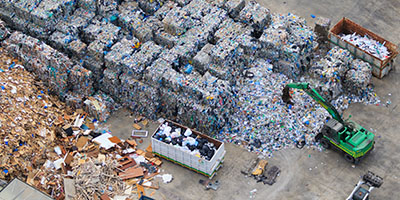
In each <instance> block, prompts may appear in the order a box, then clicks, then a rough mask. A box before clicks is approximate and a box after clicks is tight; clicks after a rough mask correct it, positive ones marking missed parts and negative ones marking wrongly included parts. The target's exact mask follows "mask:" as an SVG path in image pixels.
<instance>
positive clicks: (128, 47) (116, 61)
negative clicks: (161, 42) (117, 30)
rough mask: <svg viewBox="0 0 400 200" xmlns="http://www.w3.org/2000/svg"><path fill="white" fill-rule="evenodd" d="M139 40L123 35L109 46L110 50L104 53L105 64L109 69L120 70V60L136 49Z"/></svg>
mask: <svg viewBox="0 0 400 200" xmlns="http://www.w3.org/2000/svg"><path fill="white" fill-rule="evenodd" d="M139 45H140V42H139V40H138V39H136V38H135V37H125V38H123V39H122V40H121V41H119V42H117V43H116V44H115V45H113V46H112V47H111V50H110V51H109V52H108V53H107V54H106V56H105V58H104V60H105V66H106V67H107V68H110V69H115V70H118V71H120V70H122V63H121V62H122V60H124V59H125V58H126V57H128V56H131V55H132V53H133V52H135V51H137V50H138V48H137V47H139Z"/></svg>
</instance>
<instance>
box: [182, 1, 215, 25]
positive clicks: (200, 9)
mask: <svg viewBox="0 0 400 200" xmlns="http://www.w3.org/2000/svg"><path fill="white" fill-rule="evenodd" d="M183 10H185V11H187V12H188V13H190V17H192V18H193V19H197V20H200V19H201V18H203V17H204V16H205V15H206V14H208V13H210V12H211V10H212V6H211V4H209V3H208V2H206V1H204V0H192V1H191V2H190V3H189V4H187V5H186V6H184V7H183Z"/></svg>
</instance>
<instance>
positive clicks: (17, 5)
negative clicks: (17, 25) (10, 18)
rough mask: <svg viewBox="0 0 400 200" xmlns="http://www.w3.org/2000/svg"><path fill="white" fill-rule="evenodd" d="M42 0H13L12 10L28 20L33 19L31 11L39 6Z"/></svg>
mask: <svg viewBox="0 0 400 200" xmlns="http://www.w3.org/2000/svg"><path fill="white" fill-rule="evenodd" d="M40 2H41V0H32V1H13V2H12V5H11V9H13V10H12V11H13V12H15V14H16V15H17V16H18V17H19V18H21V19H25V20H27V21H30V20H32V15H31V14H30V12H31V11H32V10H34V9H35V8H36V7H38V6H39V4H40Z"/></svg>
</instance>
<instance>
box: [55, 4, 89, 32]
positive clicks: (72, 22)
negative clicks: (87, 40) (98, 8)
mask: <svg viewBox="0 0 400 200" xmlns="http://www.w3.org/2000/svg"><path fill="white" fill-rule="evenodd" d="M94 16H95V13H94V12H92V11H88V10H84V9H83V8H78V9H76V10H75V11H74V13H73V15H71V16H69V17H68V18H67V20H60V21H59V22H58V24H57V25H56V27H55V28H56V30H57V31H60V32H63V33H65V34H67V33H69V34H71V35H78V34H79V32H80V31H81V30H82V29H83V28H85V27H86V26H87V25H88V24H89V22H90V20H91V19H93V18H94Z"/></svg>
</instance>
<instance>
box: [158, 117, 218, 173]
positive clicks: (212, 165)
mask: <svg viewBox="0 0 400 200" xmlns="http://www.w3.org/2000/svg"><path fill="white" fill-rule="evenodd" d="M166 121H167V122H169V123H173V124H174V125H177V126H179V127H182V128H188V127H185V126H183V125H180V124H178V123H175V122H172V121H169V120H166ZM160 126H161V125H160ZM159 129H160V127H158V128H157V129H156V131H155V132H154V133H153V134H152V136H151V145H152V148H153V152H154V153H156V154H159V155H160V156H162V157H164V158H165V157H166V159H169V160H171V161H173V162H176V163H178V164H180V165H182V166H184V167H187V168H189V169H192V170H195V171H197V172H199V173H201V174H204V175H206V176H210V177H212V176H213V175H214V173H215V172H216V170H217V169H218V167H219V165H220V164H221V162H223V159H224V156H225V146H224V143H223V142H220V141H218V140H215V139H213V138H210V137H208V136H207V135H204V134H202V133H199V132H197V131H194V130H192V132H193V133H195V134H197V135H200V136H201V137H204V138H207V139H208V140H209V141H210V140H211V141H210V142H213V143H214V144H218V145H219V147H218V149H217V150H216V152H215V154H214V156H213V157H212V158H211V160H209V161H208V160H206V159H204V158H199V157H197V156H195V155H192V154H190V153H189V152H185V151H182V150H181V149H179V148H177V147H175V146H172V145H170V144H166V143H164V142H161V141H158V140H157V139H155V138H154V135H155V134H156V133H157V132H158V131H159Z"/></svg>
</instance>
